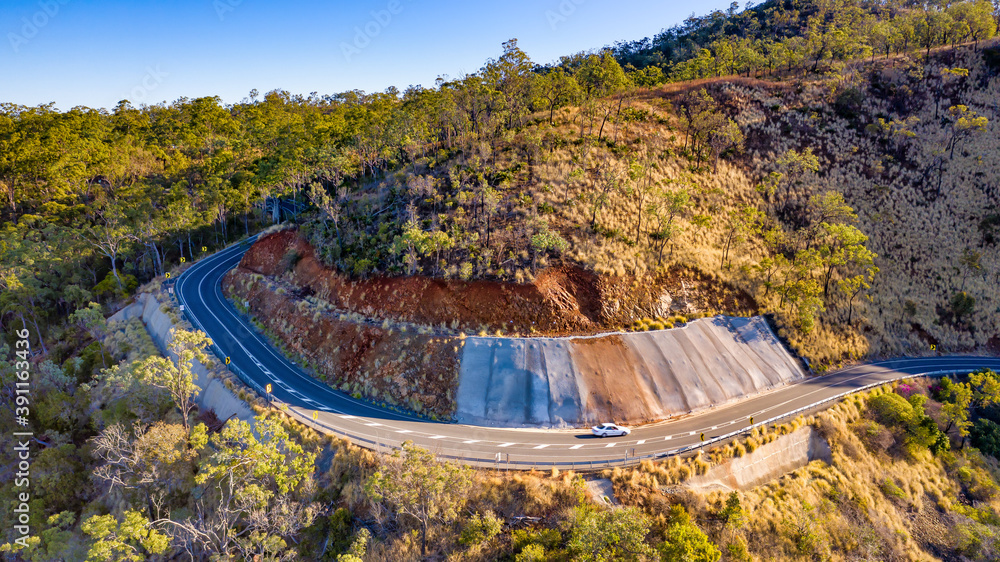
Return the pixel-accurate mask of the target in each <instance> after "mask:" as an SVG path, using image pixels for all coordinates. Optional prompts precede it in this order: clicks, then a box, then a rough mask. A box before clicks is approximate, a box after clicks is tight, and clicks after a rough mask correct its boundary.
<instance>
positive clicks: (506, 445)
mask: <svg viewBox="0 0 1000 562" xmlns="http://www.w3.org/2000/svg"><path fill="white" fill-rule="evenodd" d="M511 445H516V443H504V444H503V445H497V447H500V448H503V447H510V446H511Z"/></svg>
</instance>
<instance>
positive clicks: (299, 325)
mask: <svg viewBox="0 0 1000 562" xmlns="http://www.w3.org/2000/svg"><path fill="white" fill-rule="evenodd" d="M223 291H224V292H225V294H226V295H227V296H228V297H229V298H230V299H232V300H234V301H235V302H236V304H237V305H238V306H239V307H241V308H243V310H244V311H245V312H248V313H249V314H250V315H251V316H252V317H253V318H254V319H255V320H256V321H257V322H258V325H259V326H260V327H263V328H264V330H265V331H266V332H268V333H269V335H270V336H271V338H272V340H276V342H277V343H278V344H279V345H281V346H283V347H284V348H285V351H286V352H289V353H291V354H292V355H294V356H296V357H297V358H298V359H299V361H300V362H301V363H302V364H304V365H305V367H306V368H307V369H309V370H311V371H312V373H313V375H314V376H316V377H317V378H319V379H320V380H323V381H325V382H326V383H328V384H330V385H331V386H333V387H335V388H339V389H340V390H343V391H344V392H347V393H350V394H352V395H354V396H355V397H357V398H365V399H368V400H371V401H373V402H378V403H384V404H385V405H386V406H395V407H399V408H402V409H406V410H409V411H413V412H417V413H420V414H424V415H428V416H432V417H436V418H449V417H450V416H451V415H452V410H453V408H454V401H453V389H454V388H455V381H456V374H457V365H458V361H457V360H458V353H459V351H460V350H461V346H462V340H461V339H459V338H457V337H454V336H442V335H439V334H435V333H433V332H431V331H429V330H417V329H415V328H413V327H408V326H398V325H392V326H390V325H388V324H385V325H383V324H379V323H376V322H370V321H368V319H366V318H363V317H360V316H358V315H356V314H349V313H345V312H343V311H338V310H336V309H334V308H332V307H330V306H329V305H327V304H326V303H323V302H322V301H319V300H317V299H315V298H302V297H298V296H296V295H295V293H294V291H295V288H294V287H293V286H291V285H289V284H287V283H282V282H280V281H277V280H274V279H271V278H267V277H264V276H262V275H259V274H256V273H253V272H251V271H249V270H246V269H243V268H237V269H234V270H233V271H230V272H229V273H228V274H227V275H226V277H225V278H224V279H223Z"/></svg>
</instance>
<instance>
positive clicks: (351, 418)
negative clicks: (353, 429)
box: [340, 414, 358, 420]
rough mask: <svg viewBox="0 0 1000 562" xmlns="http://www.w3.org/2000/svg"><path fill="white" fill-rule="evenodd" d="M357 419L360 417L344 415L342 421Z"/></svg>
mask: <svg viewBox="0 0 1000 562" xmlns="http://www.w3.org/2000/svg"><path fill="white" fill-rule="evenodd" d="M356 417H358V416H351V415H348V414H344V415H342V416H340V419H342V420H353V419H354V418H356Z"/></svg>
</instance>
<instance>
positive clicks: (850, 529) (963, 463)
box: [607, 382, 1000, 560]
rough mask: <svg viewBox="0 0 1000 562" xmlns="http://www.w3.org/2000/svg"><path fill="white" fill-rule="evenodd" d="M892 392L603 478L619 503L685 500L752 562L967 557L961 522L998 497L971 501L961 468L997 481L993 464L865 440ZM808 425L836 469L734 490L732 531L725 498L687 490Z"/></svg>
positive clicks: (812, 467)
mask: <svg viewBox="0 0 1000 562" xmlns="http://www.w3.org/2000/svg"><path fill="white" fill-rule="evenodd" d="M912 384H913V385H914V387H916V386H917V384H918V383H916V382H914V383H912ZM924 384H925V386H926V383H924ZM890 391H891V389H890V388H889V387H882V388H879V389H876V390H874V391H872V392H871V393H869V394H865V395H856V396H853V397H851V398H848V399H846V400H845V401H843V402H841V403H840V404H838V405H836V406H834V407H833V408H831V409H829V410H827V411H825V412H823V413H822V414H819V415H817V416H815V417H811V418H809V419H802V418H801V417H800V418H798V419H796V420H794V421H792V422H790V423H788V424H784V425H781V426H778V427H774V428H765V429H763V430H758V431H754V432H753V434H752V435H751V436H749V437H747V438H746V439H743V440H741V441H738V442H734V443H732V444H729V445H727V446H724V447H721V448H717V449H714V450H712V451H710V452H708V453H706V454H701V453H699V454H698V455H697V456H695V457H691V458H688V459H680V458H678V457H674V458H671V459H669V460H668V461H666V462H663V463H658V464H657V463H652V462H649V461H646V462H643V463H642V465H641V466H640V467H639V468H637V469H629V470H622V469H615V470H614V471H607V476H609V477H611V478H612V480H613V482H614V485H615V493H616V496H617V497H618V498H619V499H620V500H622V501H623V502H625V503H632V504H638V505H644V506H646V507H647V508H653V509H654V510H655V509H657V508H658V506H660V505H662V503H663V502H664V500H665V501H666V502H667V503H672V502H680V503H682V504H684V505H685V507H687V508H688V510H689V511H691V513H692V516H694V517H695V518H697V519H699V520H701V521H715V523H712V524H711V525H710V526H709V527H708V528H707V529H706V530H707V532H709V536H710V537H711V538H712V539H713V541H715V542H716V543H718V544H720V548H723V549H724V547H725V546H726V545H728V544H731V543H733V542H738V541H739V540H740V539H745V541H746V543H747V544H748V545H749V550H750V552H751V553H752V554H753V555H754V556H755V559H756V558H759V559H766V560H797V559H802V558H803V557H805V558H809V557H810V556H812V557H816V556H818V557H819V558H820V559H824V560H855V559H858V558H859V557H860V558H862V559H878V560H932V559H936V558H938V557H940V556H945V557H947V556H948V555H952V556H954V555H955V554H957V553H958V552H964V553H966V554H971V553H972V550H970V549H971V548H973V547H970V546H969V544H968V543H967V542H963V541H964V539H963V537H964V536H965V535H964V532H965V531H964V530H963V529H965V528H966V527H963V525H973V524H972V523H971V520H970V519H969V517H982V516H983V515H982V514H987V513H990V510H994V512H995V510H997V509H998V508H1000V499H998V496H997V495H996V494H995V493H994V494H993V495H990V494H989V493H982V492H979V493H981V494H982V495H980V496H977V497H975V498H974V499H973V498H972V497H970V494H971V495H972V496H976V494H977V492H976V491H973V490H970V487H969V484H968V480H967V481H966V482H963V481H962V478H964V476H962V475H963V467H965V470H967V471H969V472H968V473H971V474H982V475H983V477H985V478H986V479H987V480H990V479H991V478H992V480H991V481H993V482H995V481H996V476H997V474H998V472H997V470H996V466H997V464H996V462H995V461H993V460H992V459H984V458H983V457H981V456H979V455H978V454H972V455H971V456H970V457H966V456H965V453H963V452H954V453H952V452H948V453H943V454H941V455H940V456H938V457H935V456H933V455H932V454H931V453H930V452H929V451H928V450H926V449H917V448H904V449H905V450H904V449H901V448H900V447H901V444H896V445H892V444H891V441H892V437H890V438H889V440H890V444H887V443H882V444H881V446H880V445H877V444H876V445H872V444H871V443H868V442H866V439H867V438H868V428H869V427H870V426H871V424H873V423H874V422H872V421H871V420H870V418H869V417H868V416H867V415H866V413H865V412H866V410H865V407H866V404H867V401H868V400H869V399H870V398H871V397H873V396H876V395H878V394H880V393H882V392H890ZM807 424H808V425H811V426H813V427H815V428H816V429H817V430H818V431H819V432H820V433H821V434H822V435H823V436H824V437H825V438H826V439H827V441H828V442H829V444H830V447H831V452H832V460H833V462H832V464H830V465H828V464H826V463H824V462H823V461H813V462H811V463H810V464H809V465H807V466H806V467H804V468H801V469H799V470H796V471H793V472H791V473H789V474H787V475H785V476H783V477H781V478H779V479H776V480H774V481H773V482H771V483H769V484H766V485H763V486H759V487H756V488H752V489H749V490H743V491H740V492H737V494H738V497H739V498H740V502H741V503H742V506H743V508H744V509H745V510H746V517H745V519H744V524H743V525H742V526H741V527H739V528H737V529H727V528H724V527H723V525H722V524H721V522H719V521H718V520H717V519H715V514H717V513H719V512H720V511H721V509H722V506H723V505H724V503H725V501H726V498H727V496H728V492H721V491H713V492H698V491H693V490H691V489H687V488H685V487H684V486H683V482H684V481H685V480H686V479H687V478H688V477H690V476H691V475H692V474H704V473H705V472H707V471H708V469H709V467H711V466H712V465H715V464H718V463H721V462H723V461H725V460H726V459H728V458H732V457H733V456H742V455H744V454H746V453H748V452H752V451H754V450H755V449H756V448H757V447H759V446H760V445H762V444H764V443H767V442H770V441H773V440H774V439H775V438H777V437H778V436H781V435H786V434H789V433H791V432H793V431H795V429H797V428H798V427H802V426H803V425H807ZM875 425H876V426H877V425H878V424H875ZM993 487H994V489H996V484H995V483H994V484H993ZM973 505H975V509H973V507H972V506H973ZM976 510H980V511H976ZM984 510H985V511H984ZM963 549H964V550H963ZM973 557H974V556H973Z"/></svg>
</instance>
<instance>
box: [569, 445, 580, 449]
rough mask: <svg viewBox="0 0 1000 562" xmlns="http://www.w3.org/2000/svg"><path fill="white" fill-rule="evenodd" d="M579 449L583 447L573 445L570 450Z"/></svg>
mask: <svg viewBox="0 0 1000 562" xmlns="http://www.w3.org/2000/svg"><path fill="white" fill-rule="evenodd" d="M580 447H583V445H573V446H572V447H570V449H579V448H580Z"/></svg>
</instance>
